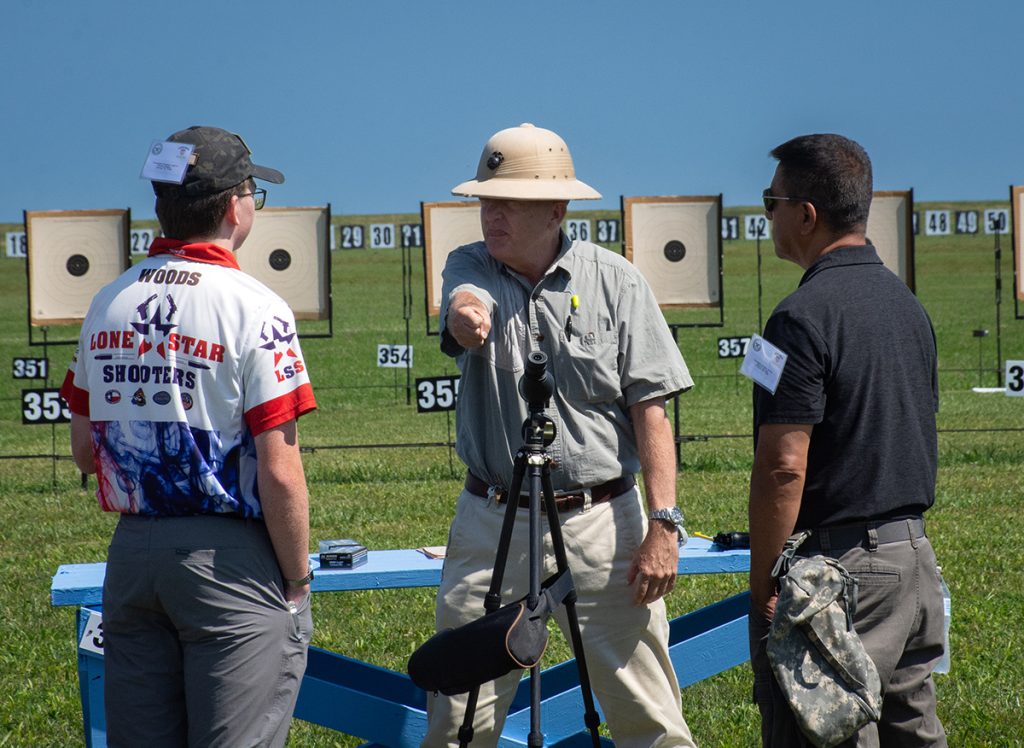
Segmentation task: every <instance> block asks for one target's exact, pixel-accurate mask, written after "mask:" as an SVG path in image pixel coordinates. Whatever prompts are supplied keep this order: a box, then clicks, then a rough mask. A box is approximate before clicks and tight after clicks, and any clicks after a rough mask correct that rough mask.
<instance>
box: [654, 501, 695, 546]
mask: <svg viewBox="0 0 1024 748" xmlns="http://www.w3.org/2000/svg"><path fill="white" fill-rule="evenodd" d="M647 519H657V520H661V521H662V522H671V523H672V524H673V525H674V526H675V528H676V532H677V533H679V540H680V541H682V542H684V543H685V542H686V540H687V538H688V536H687V534H686V530H685V529H684V527H683V525H684V524H685V523H686V520H685V519H684V518H683V513H682V512H681V511H679V507H677V506H673V507H669V508H668V509H655V510H654V511H652V512H651V513H650V514H648V515H647Z"/></svg>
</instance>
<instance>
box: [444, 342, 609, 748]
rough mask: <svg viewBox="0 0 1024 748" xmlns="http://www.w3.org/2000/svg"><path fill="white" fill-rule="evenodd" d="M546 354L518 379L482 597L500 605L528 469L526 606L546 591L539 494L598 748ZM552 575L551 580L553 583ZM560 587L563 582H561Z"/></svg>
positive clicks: (536, 724) (536, 735) (537, 742)
mask: <svg viewBox="0 0 1024 748" xmlns="http://www.w3.org/2000/svg"><path fill="white" fill-rule="evenodd" d="M547 361H548V357H547V354H545V353H543V352H540V351H535V352H533V353H531V354H530V355H529V358H528V360H527V364H526V371H525V373H524V374H523V376H522V378H521V379H520V380H519V394H520V395H521V396H522V397H523V399H524V400H526V402H527V403H528V404H529V416H528V417H527V419H526V420H525V421H524V422H523V446H522V447H521V448H520V449H519V451H518V452H517V453H516V457H515V462H514V465H513V469H512V482H511V485H510V486H509V493H508V496H509V500H508V502H507V505H506V509H505V518H504V521H503V523H502V526H501V536H500V538H499V540H498V551H497V554H496V556H495V560H494V571H493V573H492V575H491V585H490V588H489V589H488V592H487V596H486V597H485V598H484V609H485V611H486V614H488V615H489V614H491V613H493V612H495V611H496V610H498V609H499V608H500V607H501V585H502V581H503V579H504V574H505V566H506V563H507V561H508V552H509V546H510V544H511V541H512V529H513V526H514V525H515V521H516V510H517V509H518V508H519V496H520V492H521V490H522V486H523V480H524V478H526V477H527V473H529V486H530V491H529V495H530V518H529V536H530V585H529V588H530V589H529V594H528V596H527V599H526V607H527V608H528V609H529V610H531V611H533V610H536V609H537V607H538V604H539V602H540V596H541V594H542V592H543V589H542V584H541V579H540V575H541V569H542V567H543V559H542V558H541V555H542V553H543V544H542V533H541V504H540V502H541V496H543V498H544V509H545V511H546V512H547V517H548V528H549V530H550V532H551V545H552V548H553V550H554V554H555V564H556V568H557V573H556V574H555V576H554V577H553V578H552V579H558V580H560V581H562V580H561V578H562V577H563V575H566V576H567V577H568V586H567V593H566V594H565V596H564V597H563V599H562V600H556V601H555V602H556V603H561V604H564V605H565V610H566V615H567V617H568V620H569V633H570V638H571V639H572V649H573V653H574V654H575V656H576V668H577V671H578V673H579V678H580V690H581V693H582V696H583V705H584V716H583V721H584V724H585V725H586V726H587V729H588V730H589V731H590V737H591V741H592V744H593V746H594V748H599V746H600V745H601V738H600V736H599V734H598V731H597V728H598V725H599V724H600V721H601V720H600V717H599V716H598V713H597V709H596V708H595V706H594V695H593V692H592V691H591V688H590V675H589V672H588V670H587V662H586V657H585V655H584V652H583V638H582V636H581V635H580V624H579V618H578V616H577V614H576V588H575V586H574V585H573V584H572V576H571V572H570V570H569V563H568V559H567V557H566V554H565V544H564V542H563V540H562V527H561V525H560V524H559V520H558V507H557V505H556V504H555V493H554V490H553V488H552V484H551V459H550V458H549V457H548V454H547V451H546V447H547V446H548V445H549V444H551V442H552V441H554V438H555V425H554V423H553V422H552V421H551V419H550V418H547V417H546V416H545V415H544V407H545V405H546V404H547V403H548V401H549V400H550V399H551V394H552V392H553V390H554V386H553V382H552V380H551V377H550V376H549V375H548V373H547ZM551 581H552V580H548V582H551ZM558 586H561V585H558ZM479 695H480V687H479V686H476V687H474V688H473V689H472V690H471V691H470V692H469V698H468V701H467V703H466V716H465V719H464V720H463V723H462V726H461V727H460V728H459V746H460V748H465V747H466V746H468V745H469V743H470V742H471V741H472V740H473V717H474V716H475V714H476V703H477V698H478V697H479ZM540 704H541V677H540V663H539V662H538V663H537V664H535V665H534V666H533V667H531V668H530V732H529V735H528V737H527V745H528V746H531V748H540V747H541V746H543V745H544V735H543V733H542V732H541V726H540Z"/></svg>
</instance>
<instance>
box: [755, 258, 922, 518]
mask: <svg viewBox="0 0 1024 748" xmlns="http://www.w3.org/2000/svg"><path fill="white" fill-rule="evenodd" d="M764 337H765V339H766V340H768V341H769V342H771V343H773V344H774V345H776V346H778V347H779V348H781V349H782V350H783V351H784V352H785V353H786V354H787V356H788V358H787V360H786V364H785V368H784V369H783V372H782V377H781V379H780V380H779V384H778V387H777V389H776V391H775V394H774V395H772V394H771V393H770V392H768V391H767V390H766V389H764V388H762V387H760V386H759V385H754V445H755V447H756V445H757V430H758V427H759V426H760V425H761V424H762V423H801V424H813V425H814V429H813V431H812V433H811V444H810V452H809V454H808V460H807V463H808V464H807V483H806V486H805V487H804V494H803V501H802V503H801V506H800V514H799V516H798V518H797V523H796V527H797V529H798V530H801V529H806V528H813V527H818V526H822V525H837V524H847V523H851V522H858V521H863V520H870V519H886V518H894V517H902V516H908V515H919V514H921V513H922V512H923V511H924V510H925V509H927V508H928V507H930V506H931V505H932V503H933V502H934V500H935V470H936V463H937V444H936V435H935V412H936V411H937V410H938V404H939V395H938V377H937V371H936V352H935V333H934V331H933V330H932V325H931V321H930V320H929V318H928V315H927V313H926V312H925V310H924V307H922V306H921V303H920V302H919V301H918V300H917V298H916V297H915V296H914V294H912V293H911V292H910V289H908V288H907V286H906V285H905V284H904V283H903V282H902V281H901V280H900V279H899V278H898V277H897V276H896V275H895V274H893V273H892V272H891V271H889V270H888V269H887V268H886V267H885V266H884V265H882V261H881V260H880V259H879V258H878V254H877V253H876V252H875V248H874V247H871V246H860V247H842V248H840V249H836V250H833V251H831V252H829V253H828V254H826V255H825V256H823V257H822V258H820V259H819V260H818V261H817V262H815V263H814V264H813V265H812V266H811V267H810V268H808V269H807V272H806V273H804V276H803V278H802V279H801V281H800V286H799V287H798V288H797V290H796V291H794V292H793V293H792V294H790V295H789V296H787V297H786V298H785V299H783V300H782V302H781V303H780V304H779V305H778V307H776V309H775V311H774V312H772V316H771V317H770V318H769V319H768V323H767V324H766V325H765V329H764Z"/></svg>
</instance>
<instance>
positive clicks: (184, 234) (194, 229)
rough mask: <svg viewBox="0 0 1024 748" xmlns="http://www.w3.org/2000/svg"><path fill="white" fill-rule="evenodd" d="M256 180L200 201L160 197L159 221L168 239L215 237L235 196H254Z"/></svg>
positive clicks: (196, 198)
mask: <svg viewBox="0 0 1024 748" xmlns="http://www.w3.org/2000/svg"><path fill="white" fill-rule="evenodd" d="M253 188H254V183H253V180H252V179H246V180H245V181H244V182H240V183H239V184H236V185H235V186H234V187H228V188H227V189H226V190H221V191H220V192H214V193H213V194H212V195H201V196H200V197H157V199H156V217H157V219H159V221H160V229H161V230H162V231H163V234H164V236H166V237H169V238H171V239H195V238H197V237H201V236H211V235H213V234H214V233H215V232H216V231H217V229H218V228H219V227H220V219H222V218H223V217H224V211H226V210H227V209H228V203H230V202H231V197H232V196H233V195H242V194H244V193H246V192H252V190H253Z"/></svg>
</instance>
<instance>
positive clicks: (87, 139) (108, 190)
mask: <svg viewBox="0 0 1024 748" xmlns="http://www.w3.org/2000/svg"><path fill="white" fill-rule="evenodd" d="M2 18H3V27H4V29H5V31H4V34H3V41H2V43H0V71H2V72H0V100H2V101H3V116H2V124H0V143H2V144H3V151H2V152H3V157H2V161H0V221H2V222H16V221H20V220H21V211H22V210H23V209H29V210H47V209H68V210H70V209H85V208H116V207H125V206H128V207H130V208H131V209H132V214H133V217H135V218H150V217H152V216H153V209H152V193H151V191H150V188H149V185H148V184H147V183H146V182H144V181H142V180H140V179H139V178H138V174H139V171H140V169H141V166H142V162H143V160H144V157H145V153H146V149H147V147H148V145H149V143H150V142H151V141H152V140H154V139H158V138H162V137H164V136H166V135H168V134H170V133H171V132H173V131H175V130H178V129H181V128H183V127H186V126H188V125H191V124H211V125H217V126H220V127H224V128H227V129H232V130H236V131H238V132H240V133H241V134H242V135H243V136H244V137H245V139H246V140H247V141H248V143H249V144H250V146H251V147H252V148H253V151H254V156H255V160H256V162H257V163H263V164H266V165H269V166H273V167H276V168H279V169H281V170H282V171H283V172H284V173H285V175H286V176H287V182H286V183H285V184H284V185H281V186H274V185H270V188H271V189H270V201H271V204H275V205H292V206H295V205H322V204H324V203H328V202H329V203H331V206H332V212H333V213H334V214H336V215H338V214H351V213H389V212H417V211H418V210H419V202H420V201H421V200H443V199H446V198H447V197H448V196H449V190H450V189H451V187H452V186H454V185H455V184H456V183H458V182H460V181H462V180H463V179H466V178H469V177H470V176H471V175H472V173H473V172H474V170H475V168H476V161H477V158H478V156H479V154H480V150H481V148H482V147H483V144H484V142H485V141H486V139H487V137H488V136H489V135H490V134H491V133H493V132H494V131H496V130H499V129H502V128H504V127H509V126H513V125H516V124H519V123H520V122H527V121H528V122H533V123H535V124H537V125H540V126H544V127H548V128H551V129H553V130H555V131H557V132H559V133H560V134H561V135H562V136H563V137H564V138H565V139H566V141H567V142H568V143H569V146H570V149H571V150H572V154H573V157H574V160H575V162H576V169H577V174H578V175H579V177H580V178H581V179H583V180H584V181H586V182H588V183H589V184H591V185H593V186H594V187H595V188H597V189H598V190H599V191H600V192H602V193H603V194H604V196H605V197H604V199H603V200H602V201H600V202H599V203H597V204H596V205H594V204H591V205H594V207H603V208H615V207H617V206H618V199H619V196H620V195H670V194H680V195H698V194H714V193H718V192H722V193H724V199H725V203H726V204H727V205H737V204H755V203H756V202H757V201H758V198H759V196H760V190H761V189H762V188H763V187H764V186H766V185H767V184H768V182H769V181H770V179H771V175H772V171H773V169H774V163H773V161H772V160H771V159H770V158H769V157H768V155H767V153H768V151H769V150H770V149H771V148H772V147H773V146H775V145H777V144H778V143H780V142H782V141H784V140H786V139H788V138H789V137H791V136H794V135H798V134H802V133H807V132H822V131H832V132H840V133H843V134H845V135H847V136H849V137H852V138H854V139H855V140H857V141H859V142H860V143H861V144H862V145H864V146H865V148H867V150H868V152H869V154H870V155H871V157H872V160H873V162H874V167H875V187H876V189H905V188H907V187H913V188H914V191H915V198H916V199H917V200H947V199H948V200H963V199H1000V200H1005V199H1006V197H1007V186H1008V185H1009V184H1011V183H1020V182H1021V180H1022V179H1024V126H1022V123H1024V116H1022V115H1024V112H1022V110H1024V95H1022V93H1021V89H1020V86H1019V82H1018V81H1019V72H1018V67H1019V50H1020V42H1019V38H1018V31H1019V29H1020V28H1021V26H1022V25H1024V24H1022V22H1024V3H1020V2H1013V1H1011V0H1005V1H1002V2H980V3H977V4H971V3H965V2H947V1H945V0H931V1H929V2H924V1H923V0H906V1H903V2H901V1H900V0H888V1H883V0H861V1H860V2H857V3H847V2H836V1H830V0H817V2H804V1H802V0H801V1H789V0H776V1H774V2H728V1H726V0H721V1H717V2H716V1H714V0H705V1H704V2H687V1H683V0H677V1H676V2H669V1H667V0H666V1H664V2H662V1H656V2H642V1H640V0H636V1H635V2H631V3H630V2H605V1H604V0H595V1H594V2H582V1H580V0H565V1H561V2H560V1H558V0H547V1H546V2H537V1H535V0H517V1H516V2H503V3H494V2H485V1H483V0H476V1H475V2H469V1H466V0H450V1H446V2H406V3H403V2H397V1H395V0H371V1H369V2H362V3H355V2H347V1H342V0H337V1H335V2H313V1H312V0H296V1H295V2H293V3H283V2H267V1H265V0H250V1H248V2H235V3H227V2H216V1H215V0H205V1H203V2H196V1H195V0H179V1H177V2H175V3H155V2H143V1H141V0H131V1H127V0H95V1H94V2H80V0H76V1H71V0H50V1H47V2H43V1H41V0H5V1H4V4H3V12H2ZM578 207H584V205H583V204H579V205H578ZM586 207H590V206H586Z"/></svg>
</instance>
